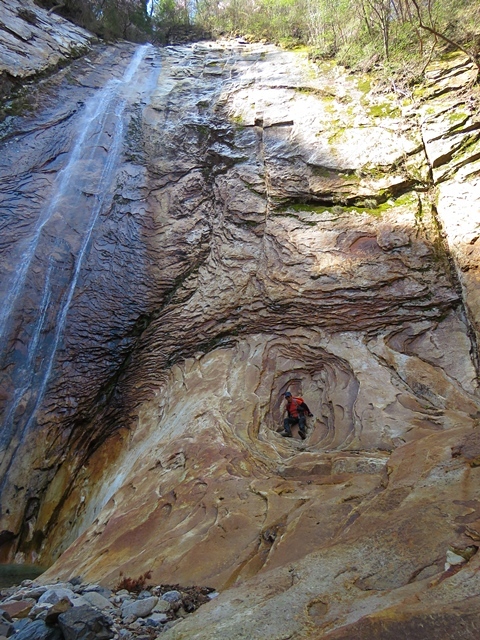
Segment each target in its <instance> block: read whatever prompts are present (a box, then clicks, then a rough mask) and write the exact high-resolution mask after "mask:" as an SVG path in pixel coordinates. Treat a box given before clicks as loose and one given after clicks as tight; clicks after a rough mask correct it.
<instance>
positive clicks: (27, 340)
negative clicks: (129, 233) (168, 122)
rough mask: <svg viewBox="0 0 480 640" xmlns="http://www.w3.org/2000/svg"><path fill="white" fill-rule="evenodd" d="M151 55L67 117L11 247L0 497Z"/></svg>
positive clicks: (52, 359) (0, 322) (1, 326)
mask: <svg viewBox="0 0 480 640" xmlns="http://www.w3.org/2000/svg"><path fill="white" fill-rule="evenodd" d="M153 53H154V48H153V47H152V46H151V45H143V46H140V47H138V48H137V49H136V51H135V53H134V54H133V56H132V58H131V60H130V62H129V64H128V66H127V67H126V69H125V71H124V73H123V75H122V76H121V77H119V78H111V79H110V80H109V81H108V82H107V83H106V85H105V86H104V87H103V88H102V89H98V90H96V91H95V92H93V94H91V95H90V97H88V98H87V99H86V100H85V102H84V104H83V106H82V108H81V109H79V111H78V114H75V115H74V119H75V122H74V123H72V125H71V126H73V130H72V134H71V144H70V146H69V147H68V148H67V149H66V151H63V150H62V152H61V153H59V154H58V158H56V159H55V162H58V161H60V162H62V163H63V166H62V168H61V169H60V170H59V171H58V173H57V174H56V177H55V180H54V182H53V185H52V188H51V190H50V195H49V197H48V198H47V199H46V200H45V202H44V203H43V206H42V208H41V210H40V212H39V215H38V216H37V219H36V221H35V222H34V224H33V225H31V227H30V229H29V232H28V234H26V235H25V237H23V239H21V240H20V243H19V246H17V248H16V250H17V253H20V255H21V260H20V262H19V264H18V265H17V267H16V268H15V269H14V270H13V271H11V273H10V275H9V274H8V273H7V274H5V276H4V280H3V283H2V285H3V286H2V288H3V291H4V298H3V300H2V301H1V302H0V364H3V367H4V370H8V371H9V374H8V376H9V383H10V386H11V389H12V391H11V393H10V395H9V397H7V401H6V402H5V404H4V407H3V418H2V423H3V424H2V430H1V432H0V451H1V450H3V451H5V450H8V453H7V454H6V455H3V459H1V458H0V475H1V476H3V481H2V483H1V484H0V490H1V488H2V487H3V484H4V482H5V479H6V477H7V475H8V470H9V468H10V465H11V463H12V460H13V459H14V458H15V453H16V450H17V449H18V446H19V445H20V443H21V442H22V440H23V439H24V437H25V435H26V433H28V431H29V430H30V429H31V428H33V427H34V426H35V423H36V419H37V413H38V411H39V409H40V407H41V405H42V402H43V400H44V397H45V394H46V392H47V390H48V385H49V382H50V380H51V377H52V373H53V371H54V368H55V364H56V357H57V353H58V351H59V349H60V347H61V345H62V341H63V340H64V336H65V329H66V326H67V324H68V318H69V313H70V310H71V306H72V301H73V299H74V297H75V293H76V291H77V287H78V284H79V279H80V277H81V273H82V268H83V267H84V264H85V259H86V257H87V256H88V254H89V251H90V248H91V244H92V241H93V238H94V236H95V229H96V225H97V222H98V219H99V217H100V216H108V212H109V210H110V208H111V206H112V202H113V198H114V195H115V192H116V189H117V186H118V185H117V182H118V172H119V168H120V166H121V164H122V152H123V145H124V138H125V130H126V126H127V123H128V121H129V118H130V117H131V110H132V108H133V105H137V107H138V106H140V108H143V107H144V106H145V104H146V102H147V100H148V94H149V92H150V91H151V90H152V88H153V87H154V86H155V84H156V80H157V77H158V72H159V67H158V64H155V63H151V58H152V55H153ZM148 58H150V62H148ZM145 66H147V69H145V68H144V67H145ZM29 144H32V143H31V142H30V143H29ZM27 285H28V286H27ZM32 291H33V292H35V293H34V294H32V293H31V292H32ZM32 296H33V298H32ZM35 296H36V297H35Z"/></svg>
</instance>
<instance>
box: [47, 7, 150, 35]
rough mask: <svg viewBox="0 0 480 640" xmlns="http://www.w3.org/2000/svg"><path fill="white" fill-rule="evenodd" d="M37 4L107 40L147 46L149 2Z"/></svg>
mask: <svg viewBox="0 0 480 640" xmlns="http://www.w3.org/2000/svg"><path fill="white" fill-rule="evenodd" d="M37 3H38V4H39V5H41V6H43V7H45V8H46V9H50V10H55V11H57V12H58V13H59V14H61V15H63V16H64V17H65V18H68V19H69V20H71V21H72V22H75V23H76V24H78V25H80V26H82V27H85V28H86V29H88V30H89V31H92V32H93V33H95V34H97V35H99V36H101V37H102V38H105V39H107V40H115V39H116V38H125V39H127V40H131V41H134V42H144V41H145V40H146V39H148V37H149V34H150V32H151V27H150V19H149V16H148V14H147V0H63V2H62V0H37Z"/></svg>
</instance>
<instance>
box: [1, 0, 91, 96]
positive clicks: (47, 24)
mask: <svg viewBox="0 0 480 640" xmlns="http://www.w3.org/2000/svg"><path fill="white" fill-rule="evenodd" d="M93 40H94V38H93V36H92V34H91V33H89V32H87V31H85V29H81V28H80V27H77V26H75V25H74V24H72V23H71V22H69V21H68V20H65V19H63V18H61V17H60V16H57V15H56V14H55V13H52V12H50V11H45V9H42V8H41V7H39V6H37V5H36V4H35V3H34V2H33V0H22V1H20V0H1V1H0V90H1V95H2V96H3V95H6V91H4V90H5V88H6V87H5V86H4V85H7V88H8V86H9V85H11V83H12V82H13V83H15V81H17V80H25V79H27V78H29V77H31V76H35V75H37V74H39V73H42V72H45V71H48V70H50V69H51V68H52V67H55V66H57V65H59V64H62V63H65V61H66V60H69V59H70V58H72V57H77V56H79V55H81V54H82V53H86V51H87V50H89V49H90V47H91V43H92V41H93Z"/></svg>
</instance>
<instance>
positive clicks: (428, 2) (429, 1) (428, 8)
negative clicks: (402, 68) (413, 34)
mask: <svg viewBox="0 0 480 640" xmlns="http://www.w3.org/2000/svg"><path fill="white" fill-rule="evenodd" d="M408 1H409V2H411V3H412V5H413V7H414V11H415V14H416V16H417V20H418V26H419V27H420V29H423V30H424V31H427V32H428V33H431V34H432V35H433V36H434V37H435V38H440V39H441V40H443V41H444V42H447V43H448V44H449V45H451V46H452V47H454V48H455V49H459V50H460V51H463V53H464V54H465V55H466V56H468V57H469V59H470V60H471V61H472V63H473V64H474V65H475V66H476V67H477V69H478V71H479V72H480V61H479V60H478V58H477V57H476V56H475V55H474V54H473V53H471V52H470V51H467V49H465V48H464V47H463V46H462V45H461V44H459V43H458V42H455V41H454V40H452V39H451V38H449V37H448V36H447V35H445V34H444V33H442V32H441V31H439V30H438V29H437V27H436V25H435V20H434V18H433V11H432V9H433V2H434V0H424V1H423V2H422V7H424V10H423V11H422V7H421V6H420V3H419V1H418V0H408ZM426 21H428V24H427V23H426Z"/></svg>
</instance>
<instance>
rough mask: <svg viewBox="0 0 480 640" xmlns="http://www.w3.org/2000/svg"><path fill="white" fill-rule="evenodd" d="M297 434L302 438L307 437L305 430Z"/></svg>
mask: <svg viewBox="0 0 480 640" xmlns="http://www.w3.org/2000/svg"><path fill="white" fill-rule="evenodd" d="M298 434H299V436H300V438H301V439H302V440H305V438H306V437H307V434H306V433H305V431H299V432H298Z"/></svg>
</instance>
